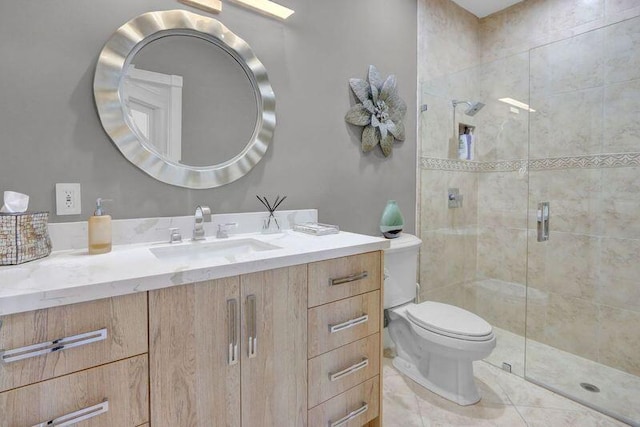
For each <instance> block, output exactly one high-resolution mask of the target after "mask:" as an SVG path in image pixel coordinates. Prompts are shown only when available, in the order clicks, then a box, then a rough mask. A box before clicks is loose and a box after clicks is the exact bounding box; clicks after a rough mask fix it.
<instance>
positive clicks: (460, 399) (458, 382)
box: [393, 356, 480, 406]
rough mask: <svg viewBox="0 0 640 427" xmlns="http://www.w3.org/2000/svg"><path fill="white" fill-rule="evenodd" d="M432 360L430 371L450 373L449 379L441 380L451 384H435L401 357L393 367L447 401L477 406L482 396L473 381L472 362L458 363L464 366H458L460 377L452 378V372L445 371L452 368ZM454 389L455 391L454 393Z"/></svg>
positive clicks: (398, 357)
mask: <svg viewBox="0 0 640 427" xmlns="http://www.w3.org/2000/svg"><path fill="white" fill-rule="evenodd" d="M431 359H432V360H431V363H430V369H433V371H434V372H448V373H449V376H448V378H440V379H441V380H445V382H448V383H450V384H441V385H438V384H436V383H435V382H433V381H430V380H429V379H427V377H426V376H424V375H423V374H422V373H421V372H420V370H419V369H418V368H417V367H416V365H414V364H413V363H411V362H409V361H407V360H404V359H403V358H402V357H400V356H396V357H395V358H394V359H393V366H394V367H395V368H396V369H397V370H398V371H400V372H401V373H403V374H404V375H406V376H407V377H409V378H411V379H412V380H413V381H415V382H417V383H418V384H420V385H421V386H422V387H424V388H426V389H427V390H429V391H432V392H434V393H435V394H437V395H438V396H442V397H444V398H445V399H447V400H450V401H452V402H455V403H457V404H458V405H461V406H468V405H473V404H476V403H478V402H479V401H480V394H479V393H478V389H477V388H476V385H475V382H474V381H473V366H472V364H471V362H470V361H458V362H457V364H458V365H464V366H458V371H457V374H458V375H453V376H451V371H450V370H443V369H450V366H447V367H443V366H439V365H441V364H439V363H438V362H437V361H435V360H433V359H434V358H433V356H432V358H431ZM444 362H446V363H445V364H446V365H450V363H451V361H448V360H446V361H444ZM453 363H455V362H453ZM445 385H446V386H448V388H447V387H445ZM452 388H453V389H454V390H455V391H452V390H451V389H452Z"/></svg>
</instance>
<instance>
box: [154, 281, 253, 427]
mask: <svg viewBox="0 0 640 427" xmlns="http://www.w3.org/2000/svg"><path fill="white" fill-rule="evenodd" d="M238 297H239V278H238V277H231V278H226V279H220V280H212V281H207V282H201V283H196V284H193V285H182V286H176V287H172V288H167V289H160V290H157V291H152V292H150V293H149V331H150V333H149V337H150V343H149V358H150V376H151V394H150V395H151V425H152V426H153V427H163V426H166V427H177V426H180V427H203V426H225V427H239V426H240V364H239V363H237V362H233V360H231V359H232V358H233V353H234V351H233V345H231V346H230V343H231V344H233V341H234V340H233V335H234V333H235V336H236V337H237V338H238V340H237V341H239V321H240V319H239V318H240V316H239V314H240V313H239V311H240V303H239V301H238ZM234 301H235V310H234V308H233V305H234V303H233V302H234ZM234 325H237V327H236V328H235V329H234ZM237 344H238V346H237V348H238V355H239V348H240V342H238V343H237ZM236 360H237V359H236ZM256 425H258V424H256Z"/></svg>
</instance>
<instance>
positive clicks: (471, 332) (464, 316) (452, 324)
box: [407, 301, 493, 341]
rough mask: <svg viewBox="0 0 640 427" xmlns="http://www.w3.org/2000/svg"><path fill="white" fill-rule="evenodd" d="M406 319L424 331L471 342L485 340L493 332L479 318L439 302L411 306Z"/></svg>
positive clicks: (489, 326)
mask: <svg viewBox="0 0 640 427" xmlns="http://www.w3.org/2000/svg"><path fill="white" fill-rule="evenodd" d="M407 317H408V318H409V320H411V321H412V322H413V323H415V324H416V325H417V326H420V327H422V328H424V329H428V330H430V331H433V332H436V333H439V334H443V335H447V336H451V337H455V338H461V339H468V340H471V341H476V340H478V339H480V340H483V339H486V337H487V336H489V335H491V334H492V332H493V329H492V328H491V325H490V324H489V323H487V322H486V321H485V320H484V319H483V318H481V317H480V316H476V315H475V314H473V313H471V312H469V311H467V310H464V309H462V308H460V307H455V306H453V305H449V304H442V303H439V302H433V301H425V302H423V303H420V304H414V305H411V306H410V307H408V308H407Z"/></svg>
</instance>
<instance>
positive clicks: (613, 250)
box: [525, 18, 640, 423]
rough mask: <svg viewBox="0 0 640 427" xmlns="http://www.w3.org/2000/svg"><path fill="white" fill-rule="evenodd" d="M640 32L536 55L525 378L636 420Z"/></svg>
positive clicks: (602, 32)
mask: <svg viewBox="0 0 640 427" xmlns="http://www.w3.org/2000/svg"><path fill="white" fill-rule="evenodd" d="M639 28H640V18H634V19H630V20H627V21H622V22H619V23H616V24H613V25H610V26H608V27H604V28H601V29H598V30H594V31H590V32H586V33H583V34H580V35H577V36H574V37H571V38H568V39H564V40H561V41H559V42H555V43H551V44H548V45H545V46H541V47H539V48H535V49H532V50H531V51H530V99H531V108H532V110H535V111H532V112H531V113H530V135H529V162H528V175H529V190H528V199H529V202H528V212H529V213H528V220H527V222H528V245H527V310H526V363H525V376H526V378H527V379H529V380H531V381H532V382H535V383H538V384H541V385H543V386H545V387H547V388H550V389H552V390H554V391H556V392H559V393H561V394H564V395H566V396H569V397H570V398H572V399H574V400H577V401H580V402H582V403H585V404H587V405H589V406H592V407H595V408H596V409H598V410H600V411H602V412H605V413H608V414H610V415H612V416H615V417H617V418H619V419H621V420H623V421H626V422H629V423H631V422H635V423H640V405H639V404H638V403H639V401H638V399H639V397H638V396H640V379H639V378H638V375H640V328H639V327H638V325H640V282H639V278H640V262H638V261H639V258H638V257H639V255H638V254H640V148H639V147H640V125H639V123H640V120H639V117H640V67H638V63H639V61H640V30H639ZM543 202H548V204H549V205H548V206H549V208H548V209H549V210H548V213H549V216H548V225H549V233H548V240H545V239H544V233H540V229H541V228H542V229H543V230H542V231H544V225H545V220H546V215H545V210H544V209H541V205H540V203H543ZM541 234H542V235H541ZM541 237H542V238H541Z"/></svg>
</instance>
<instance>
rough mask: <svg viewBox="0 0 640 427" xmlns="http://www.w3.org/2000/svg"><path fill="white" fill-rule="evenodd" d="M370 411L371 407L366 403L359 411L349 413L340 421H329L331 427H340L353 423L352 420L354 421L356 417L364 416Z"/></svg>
mask: <svg viewBox="0 0 640 427" xmlns="http://www.w3.org/2000/svg"><path fill="white" fill-rule="evenodd" d="M368 410H369V405H367V404H366V403H364V402H363V403H362V406H361V407H360V408H358V409H356V410H355V411H353V412H349V413H348V414H347V415H345V416H344V417H342V418H340V419H339V420H338V421H334V422H331V421H329V427H340V426H343V425H345V424H346V423H348V422H349V421H351V420H352V419H354V418H355V417H357V416H358V415H362V414H364V413H365V412H367V411H368Z"/></svg>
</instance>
